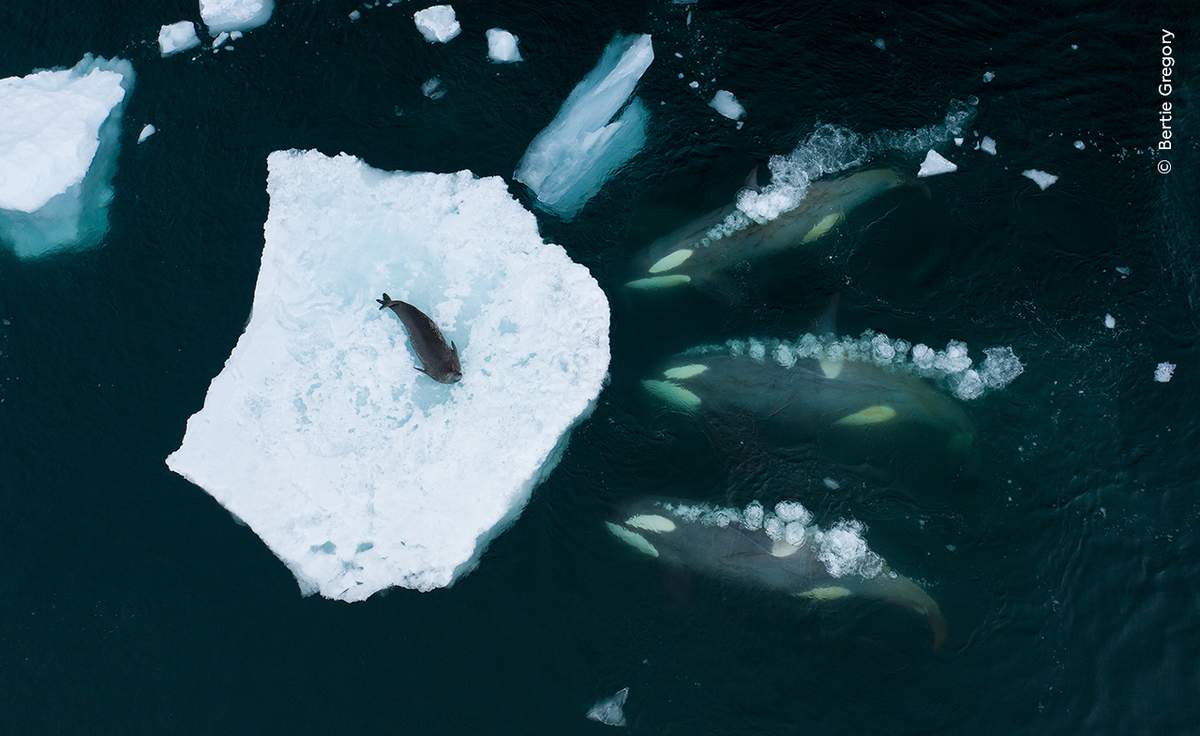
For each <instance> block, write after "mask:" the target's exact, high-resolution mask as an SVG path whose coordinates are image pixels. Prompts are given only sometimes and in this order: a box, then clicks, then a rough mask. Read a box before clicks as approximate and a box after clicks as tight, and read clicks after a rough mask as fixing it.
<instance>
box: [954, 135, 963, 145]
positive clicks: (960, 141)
mask: <svg viewBox="0 0 1200 736" xmlns="http://www.w3.org/2000/svg"><path fill="white" fill-rule="evenodd" d="M962 144H963V139H962V138H961V137H957V136H956V137H955V138H954V145H956V146H961V145H962Z"/></svg>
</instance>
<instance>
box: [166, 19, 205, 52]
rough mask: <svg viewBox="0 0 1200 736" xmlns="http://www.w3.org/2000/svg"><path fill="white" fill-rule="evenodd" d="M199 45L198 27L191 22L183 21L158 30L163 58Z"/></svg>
mask: <svg viewBox="0 0 1200 736" xmlns="http://www.w3.org/2000/svg"><path fill="white" fill-rule="evenodd" d="M199 45H200V39H199V38H197V37H196V26H195V25H194V24H193V23H192V22H191V21H190V20H181V21H179V22H178V23H171V24H168V25H165V26H163V27H162V28H160V29H158V50H159V52H160V53H161V54H162V55H163V56H170V55H171V54H178V53H179V52H180V51H187V50H188V49H194V48H196V47H197V46H199Z"/></svg>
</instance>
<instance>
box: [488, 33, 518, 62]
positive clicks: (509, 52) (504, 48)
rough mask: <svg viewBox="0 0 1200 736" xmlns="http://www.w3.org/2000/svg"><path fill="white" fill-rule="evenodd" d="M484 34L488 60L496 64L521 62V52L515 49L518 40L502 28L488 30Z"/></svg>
mask: <svg viewBox="0 0 1200 736" xmlns="http://www.w3.org/2000/svg"><path fill="white" fill-rule="evenodd" d="M484 33H485V35H486V36H487V44H488V58H489V59H491V60H492V61H494V62H496V63H497V64H511V63H512V62H514V61H521V52H520V51H519V50H518V49H517V43H518V42H519V41H520V39H519V38H517V37H516V36H514V35H513V34H511V33H509V32H508V31H506V30H504V29H503V28H489V29H487V31H485V32H484Z"/></svg>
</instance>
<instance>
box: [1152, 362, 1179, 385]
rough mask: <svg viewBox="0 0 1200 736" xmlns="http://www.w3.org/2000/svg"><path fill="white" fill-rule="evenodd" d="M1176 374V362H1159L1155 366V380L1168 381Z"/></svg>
mask: <svg viewBox="0 0 1200 736" xmlns="http://www.w3.org/2000/svg"><path fill="white" fill-rule="evenodd" d="M1174 375H1175V364H1174V363H1159V364H1158V365H1156V366H1155V367H1154V380H1155V381H1158V382H1159V383H1167V382H1168V381H1170V380H1171V378H1172V377H1173V376H1174Z"/></svg>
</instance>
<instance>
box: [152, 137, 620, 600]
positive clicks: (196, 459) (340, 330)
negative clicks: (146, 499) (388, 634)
mask: <svg viewBox="0 0 1200 736" xmlns="http://www.w3.org/2000/svg"><path fill="white" fill-rule="evenodd" d="M267 168H268V176H267V192H268V194H269V196H270V210H269V212H268V215H267V222H266V226H265V228H264V231H265V240H266V244H265V247H264V249H263V257H262V266H261V269H260V271H259V275H258V283H257V285H256V287H255V292H254V304H253V308H252V310H251V315H250V321H249V323H248V324H247V325H246V331H245V333H244V334H243V335H242V336H241V338H240V339H239V340H238V343H237V345H236V346H235V347H234V349H233V352H232V354H231V355H230V356H229V360H228V361H227V362H226V364H225V367H224V369H223V370H222V371H221V373H220V374H218V375H217V377H216V378H214V379H213V381H212V385H211V386H210V387H209V390H208V395H207V396H206V397H205V400H204V407H203V408H202V409H201V410H200V411H199V412H198V413H196V414H195V415H193V416H192V417H191V419H189V420H188V423H187V431H186V433H185V435H184V438H183V443H182V445H181V447H180V448H179V449H178V450H177V451H176V452H174V453H173V454H172V455H171V456H170V457H168V458H167V465H168V466H169V467H170V468H171V469H172V470H174V471H175V472H177V473H179V474H181V475H183V476H185V477H186V478H188V479H189V480H191V481H192V482H193V483H195V484H197V485H199V486H200V487H201V488H203V489H204V490H205V491H207V492H208V493H209V494H210V495H212V496H213V497H214V498H215V499H216V500H217V501H219V502H220V503H221V504H222V505H223V506H225V507H226V508H227V509H229V511H230V512H232V513H233V514H234V515H236V516H237V517H238V518H239V519H242V520H244V521H245V522H246V523H247V524H249V526H250V528H251V529H253V530H254V532H255V533H256V534H258V536H259V537H261V538H262V539H263V541H264V542H266V544H267V546H268V547H270V549H271V551H272V552H274V553H275V554H276V555H277V556H278V557H279V558H280V559H281V560H282V561H283V562H284V563H285V564H286V565H287V566H288V567H289V568H290V569H291V571H292V573H293V574H294V575H295V576H296V579H297V581H298V582H299V584H300V587H301V590H302V591H304V592H305V593H312V592H319V593H320V594H321V595H323V596H326V597H329V598H338V599H342V600H347V601H358V600H363V599H365V598H367V597H368V596H370V595H371V594H372V593H375V592H376V591H378V590H381V589H383V588H387V587H389V586H397V585H398V586H403V587H407V588H415V589H418V590H430V589H432V588H437V587H440V586H446V585H449V584H451V583H452V582H454V580H455V579H457V578H458V577H459V576H461V575H463V574H465V573H466V572H468V571H469V570H470V569H471V568H473V567H474V565H475V564H476V563H477V561H478V559H479V556H480V554H481V553H482V551H483V549H484V547H486V545H487V544H488V542H489V541H490V540H491V539H492V538H494V537H495V536H496V535H497V534H499V533H500V532H501V531H502V530H503V529H504V527H505V526H507V525H508V524H509V523H510V522H512V521H513V520H514V519H515V518H516V517H517V516H518V515H519V514H520V511H521V509H522V508H523V507H524V505H525V503H526V501H527V500H528V499H529V496H530V494H531V493H532V491H533V488H534V487H535V486H536V485H537V484H538V483H539V482H540V481H541V480H542V479H543V478H544V477H545V476H546V475H547V474H548V473H549V472H550V470H551V468H552V467H553V466H554V464H555V463H556V462H557V459H558V457H559V455H560V453H561V450H562V448H563V447H564V446H565V443H566V437H567V433H568V431H569V430H570V428H571V427H572V426H573V425H574V424H575V423H577V422H578V421H580V420H581V418H582V417H584V416H585V415H586V414H587V413H588V412H589V411H590V408H591V406H592V405H593V402H594V400H595V399H596V396H597V395H598V393H599V391H600V387H601V383H602V381H603V378H604V375H605V371H606V370H607V368H608V361H609V345H608V321H609V312H608V302H607V300H606V299H605V296H604V293H603V292H602V291H601V290H600V287H599V286H598V285H597V284H596V281H595V280H594V279H593V278H592V276H591V275H590V274H589V273H588V271H587V269H586V268H584V267H583V266H580V265H578V264H576V263H574V262H572V261H571V259H570V258H568V257H567V254H566V252H565V251H564V250H563V249H562V248H561V247H559V246H557V245H553V244H546V243H544V242H543V241H542V238H541V236H540V235H539V234H538V230H537V222H536V220H535V219H534V217H533V215H532V214H531V213H530V212H528V211H526V210H525V209H524V208H522V207H521V206H520V204H518V203H517V202H516V201H515V200H514V199H513V198H512V196H511V195H510V194H509V193H508V190H507V188H506V186H505V183H504V181H503V180H502V179H500V178H499V177H489V178H484V179H479V178H476V177H475V176H474V175H472V174H471V172H469V171H461V172H459V173H457V174H429V173H407V172H384V171H378V170H376V169H372V168H370V167H369V166H367V165H366V164H364V163H362V162H361V161H359V160H358V159H356V158H354V157H351V156H347V155H345V154H342V155H340V156H337V157H332V158H331V157H327V156H324V155H322V154H320V153H318V152H315V151H308V152H299V151H287V152H283V151H279V152H275V153H273V154H271V155H270V157H269V158H268V160H267ZM385 291H386V292H388V293H389V294H390V295H391V296H392V297H393V298H397V299H404V300H407V301H409V302H411V303H413V304H414V305H417V306H418V307H419V308H421V309H423V310H424V311H425V312H426V313H428V314H429V315H430V316H431V317H432V318H433V319H434V320H435V321H436V322H437V323H438V324H439V325H440V327H441V328H442V330H443V331H444V332H445V334H446V336H447V338H448V339H451V340H453V341H455V342H456V343H457V345H458V349H459V352H460V355H461V360H462V365H463V374H464V375H463V379H462V382H461V383H458V384H455V385H453V386H445V385H442V384H437V383H434V382H433V381H431V380H430V379H429V378H427V377H425V376H423V375H422V374H420V373H418V372H417V371H416V370H415V368H414V366H415V365H416V364H417V362H416V358H415V357H414V355H413V353H412V352H411V349H410V347H409V340H408V338H407V336H406V334H405V331H404V328H403V327H402V326H401V325H400V323H399V321H398V320H397V319H396V318H395V316H394V315H393V314H392V313H391V312H390V311H389V310H384V311H380V310H378V309H377V306H378V305H377V304H376V303H375V299H376V298H377V297H379V296H380V295H381V294H382V293H383V292H385Z"/></svg>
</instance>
